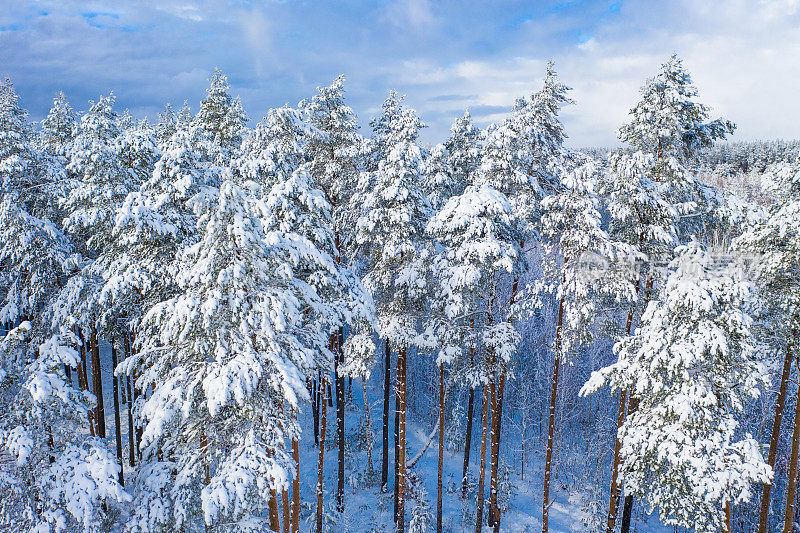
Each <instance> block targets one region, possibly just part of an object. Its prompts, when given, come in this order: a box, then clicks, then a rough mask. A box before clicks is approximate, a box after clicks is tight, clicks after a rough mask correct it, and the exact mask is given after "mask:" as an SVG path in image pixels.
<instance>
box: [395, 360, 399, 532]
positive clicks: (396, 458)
mask: <svg viewBox="0 0 800 533" xmlns="http://www.w3.org/2000/svg"><path fill="white" fill-rule="evenodd" d="M398 357H399V355H398ZM399 443H400V362H399V360H398V362H397V369H396V371H395V387H394V522H395V524H396V523H397V504H398V500H399V493H398V490H399V487H400V483H399V480H400V470H399V468H400V446H399Z"/></svg>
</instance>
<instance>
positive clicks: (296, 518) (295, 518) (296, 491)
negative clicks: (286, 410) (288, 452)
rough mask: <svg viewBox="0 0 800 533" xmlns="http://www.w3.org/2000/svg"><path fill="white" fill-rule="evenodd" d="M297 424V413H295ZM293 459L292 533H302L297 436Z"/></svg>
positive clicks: (294, 440)
mask: <svg viewBox="0 0 800 533" xmlns="http://www.w3.org/2000/svg"><path fill="white" fill-rule="evenodd" d="M292 415H293V416H294V420H295V422H297V411H293V413H292ZM292 459H293V460H294V479H293V480H292V533H300V443H299V442H298V440H297V436H295V437H294V438H293V439H292Z"/></svg>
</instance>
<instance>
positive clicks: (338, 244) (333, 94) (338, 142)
mask: <svg viewBox="0 0 800 533" xmlns="http://www.w3.org/2000/svg"><path fill="white" fill-rule="evenodd" d="M344 82H345V78H344V76H339V77H337V78H336V79H335V80H334V81H333V83H332V84H331V85H329V86H327V87H318V88H317V94H316V95H315V96H314V97H313V98H312V99H311V100H310V101H306V102H302V103H301V106H302V107H303V108H304V109H305V110H306V113H307V118H308V122H309V123H310V125H311V126H312V128H314V131H313V132H310V133H311V135H309V136H308V153H309V155H310V157H311V165H310V173H311V176H312V177H313V179H314V183H315V184H316V186H317V187H319V189H320V190H322V192H323V193H324V195H325V198H326V200H327V201H328V203H329V204H330V205H331V207H332V216H333V225H332V227H333V244H334V246H333V249H332V250H330V252H331V254H332V256H333V257H334V258H335V259H336V261H337V264H339V265H340V266H341V268H345V267H347V266H348V261H352V260H353V259H354V258H353V257H352V256H353V255H354V253H353V252H354V251H355V248H354V245H355V238H354V226H355V221H356V219H357V218H358V213H359V207H358V202H357V201H356V196H355V193H356V186H357V184H358V178H359V172H360V168H359V148H360V146H361V144H362V143H361V138H360V136H359V135H358V131H357V130H358V122H357V119H356V116H355V113H353V110H352V109H350V108H349V107H348V106H347V105H346V104H345V100H344ZM332 335H333V336H335V337H336V338H333V337H332V338H331V345H332V346H333V348H334V350H335V352H336V356H335V358H334V361H333V363H334V365H333V368H332V369H325V370H333V372H334V375H335V382H334V384H335V388H336V433H337V440H338V444H339V447H338V472H337V488H336V501H337V509H338V510H339V512H343V511H344V466H345V465H344V459H345V457H344V452H345V442H344V436H345V411H344V402H345V391H344V380H345V377H347V374H346V370H347V368H346V366H345V357H344V350H343V349H342V348H343V347H342V344H343V342H344V329H343V328H340V329H339V330H338V331H336V332H332ZM350 377H351V378H352V377H358V376H352V375H351V376H350ZM322 452H323V448H322V447H320V454H322ZM320 465H322V459H320ZM320 476H322V474H321V473H320ZM320 490H321V489H320ZM319 498H320V501H321V495H320V496H319ZM321 512H322V509H321V508H318V509H317V513H318V521H319V520H321V514H320V513H321Z"/></svg>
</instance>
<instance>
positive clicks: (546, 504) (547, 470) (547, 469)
mask: <svg viewBox="0 0 800 533" xmlns="http://www.w3.org/2000/svg"><path fill="white" fill-rule="evenodd" d="M563 320H564V297H563V296H562V297H561V301H560V302H559V304H558V324H557V326H556V343H555V360H554V362H553V381H552V385H551V389H550V417H549V418H550V420H549V423H548V426H547V452H546V453H545V461H544V497H543V498H542V533H547V531H548V530H549V524H548V518H549V514H550V474H551V472H552V468H553V435H554V434H555V425H556V400H557V399H558V370H559V366H560V364H561V325H562V323H563Z"/></svg>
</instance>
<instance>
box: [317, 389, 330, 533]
mask: <svg viewBox="0 0 800 533" xmlns="http://www.w3.org/2000/svg"><path fill="white" fill-rule="evenodd" d="M319 386H320V390H321V391H322V397H321V398H320V402H319V406H320V408H319V463H318V464H317V533H322V531H323V529H322V519H323V516H324V514H325V509H324V508H323V507H322V504H323V502H322V496H323V491H324V482H325V478H324V476H323V467H324V465H325V430H326V429H327V428H326V426H327V421H328V420H327V419H328V416H327V415H328V403H327V399H326V398H325V391H326V390H328V389H327V383H326V379H325V378H324V377H323V378H322V379H321V381H320V383H319Z"/></svg>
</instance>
